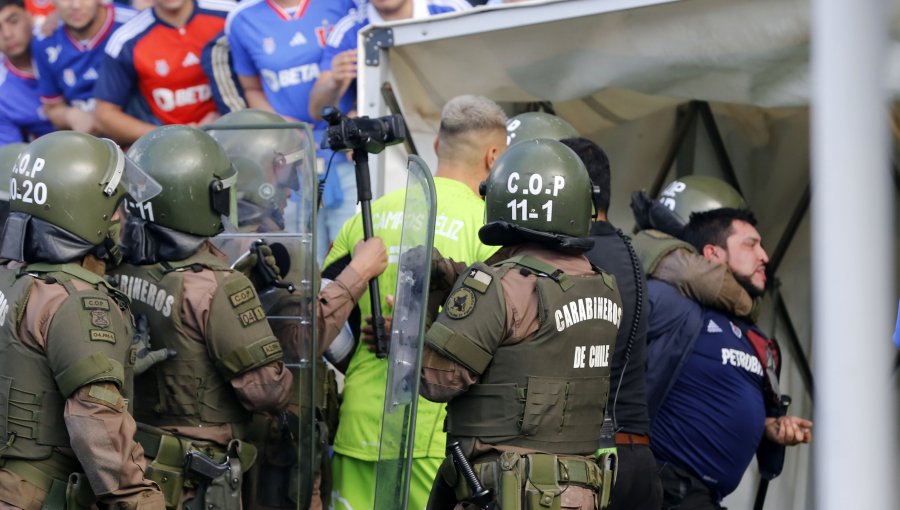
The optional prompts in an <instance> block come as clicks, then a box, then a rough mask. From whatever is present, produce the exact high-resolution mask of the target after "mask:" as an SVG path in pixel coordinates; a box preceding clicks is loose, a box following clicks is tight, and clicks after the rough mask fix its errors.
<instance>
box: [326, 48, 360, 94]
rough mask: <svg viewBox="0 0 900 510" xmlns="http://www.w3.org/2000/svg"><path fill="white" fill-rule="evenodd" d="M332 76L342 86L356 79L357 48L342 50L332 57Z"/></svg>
mask: <svg viewBox="0 0 900 510" xmlns="http://www.w3.org/2000/svg"><path fill="white" fill-rule="evenodd" d="M331 77H332V78H333V79H334V81H336V82H337V83H338V84H339V85H341V86H344V85H347V84H348V83H350V82H351V81H353V80H355V79H356V50H347V51H342V52H340V53H338V54H337V55H335V56H334V58H332V59H331Z"/></svg>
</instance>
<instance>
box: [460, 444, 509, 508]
mask: <svg viewBox="0 0 900 510" xmlns="http://www.w3.org/2000/svg"><path fill="white" fill-rule="evenodd" d="M447 449H448V450H450V456H451V457H453V463H454V464H455V465H456V468H457V469H458V470H460V471H461V472H462V475H463V478H465V479H466V483H468V484H469V490H471V491H472V496H471V497H470V498H469V503H471V504H473V505H475V506H477V507H478V508H481V509H482V510H499V509H500V507H499V506H498V505H497V502H496V501H494V493H493V491H491V490H490V489H485V488H484V486H483V485H481V482H480V481H478V477H477V476H475V471H473V470H472V465H471V464H469V460H468V459H466V456H465V455H463V452H462V448H460V446H459V441H453V442H452V443H450V444H449V445H447Z"/></svg>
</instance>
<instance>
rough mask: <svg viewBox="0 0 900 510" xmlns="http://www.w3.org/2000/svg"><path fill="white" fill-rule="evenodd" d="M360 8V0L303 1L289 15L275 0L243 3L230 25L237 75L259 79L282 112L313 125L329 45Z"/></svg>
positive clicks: (228, 23)
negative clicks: (338, 26) (314, 98)
mask: <svg viewBox="0 0 900 510" xmlns="http://www.w3.org/2000/svg"><path fill="white" fill-rule="evenodd" d="M355 6H356V3H355V2H354V0H301V1H300V4H299V6H298V7H297V8H296V9H291V10H286V9H284V8H283V7H281V6H279V5H278V4H276V3H275V2H273V1H272V0H245V1H243V2H241V3H240V4H239V5H238V7H237V8H236V9H235V10H234V11H232V12H231V14H230V15H229V16H228V20H227V21H226V24H225V33H226V35H227V36H228V43H229V46H230V48H231V55H232V58H233V64H234V70H235V72H236V73H237V74H238V75H240V76H258V77H259V79H260V82H261V83H262V87H263V91H264V93H265V95H266V99H268V101H269V104H270V105H272V108H273V109H274V110H275V111H276V112H278V113H280V114H282V115H288V116H291V117H294V118H296V119H299V120H301V121H306V122H312V118H311V117H310V115H309V93H310V91H312V87H313V85H314V84H315V82H316V78H318V76H319V62H320V61H321V59H322V52H323V51H324V48H325V43H326V39H327V37H328V34H329V32H330V31H331V30H332V29H333V28H334V24H335V23H336V22H337V21H338V20H339V19H341V18H342V17H344V16H346V15H347V13H349V12H350V11H351V9H353V8H354V7H355Z"/></svg>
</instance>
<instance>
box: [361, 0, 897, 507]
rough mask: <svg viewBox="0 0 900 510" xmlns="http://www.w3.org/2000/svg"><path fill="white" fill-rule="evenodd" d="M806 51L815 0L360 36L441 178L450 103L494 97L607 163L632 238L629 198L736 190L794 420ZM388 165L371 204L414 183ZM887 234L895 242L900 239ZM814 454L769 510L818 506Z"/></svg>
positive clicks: (366, 79)
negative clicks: (558, 127)
mask: <svg viewBox="0 0 900 510" xmlns="http://www.w3.org/2000/svg"><path fill="white" fill-rule="evenodd" d="M891 6H892V7H893V9H892V13H893V16H892V17H891V19H890V27H891V31H890V36H891V39H890V48H889V55H890V56H891V57H892V58H890V59H889V60H888V62H889V65H888V68H887V75H888V77H889V81H888V85H889V88H890V92H891V94H892V96H893V97H894V98H897V97H898V93H900V58H898V57H897V55H898V52H900V39H898V37H900V30H898V28H900V18H898V16H897V13H898V12H900V9H898V8H897V7H898V6H900V1H898V0H893V1H892V2H891ZM810 40H811V34H810V8H809V3H808V2H806V1H799V0H740V1H738V0H735V1H721V0H681V1H660V0H655V1H654V0H567V1H548V2H525V3H517V4H508V5H504V6H500V7H496V8H491V9H477V10H475V11H471V12H468V13H462V14H455V15H443V16H436V17H432V18H427V19H422V20H415V21H409V22H402V23H397V24H392V25H389V26H375V27H370V28H368V29H366V30H364V31H363V32H361V34H360V48H361V52H362V53H363V54H364V57H365V60H366V63H367V65H366V66H361V67H360V77H359V94H360V95H359V110H360V113H361V114H362V115H369V116H372V117H375V116H380V115H385V114H388V113H402V114H403V115H404V117H405V119H406V122H407V125H408V126H409V128H410V130H411V131H412V139H413V142H414V145H415V148H416V149H417V151H418V153H419V154H420V155H421V156H423V157H424V158H425V159H426V160H427V161H428V162H429V163H430V164H432V168H434V166H433V164H434V161H435V155H434V153H433V149H432V141H433V139H434V137H435V135H436V133H437V123H438V119H439V118H440V110H441V107H442V106H443V105H444V103H445V102H446V101H447V100H449V99H451V98H452V97H454V96H457V95H460V94H479V95H484V96H487V97H490V98H492V99H494V100H496V101H498V102H501V103H502V104H504V106H508V107H509V111H510V113H515V112H518V111H522V110H523V109H524V108H527V107H531V106H534V105H533V104H532V105H528V103H538V102H540V103H543V104H544V105H545V106H547V105H549V106H551V107H552V109H553V110H555V112H556V113H557V114H558V115H560V116H561V117H563V118H565V119H567V120H568V121H570V122H571V123H572V124H573V125H574V126H575V127H576V128H577V129H578V130H579V131H580V132H581V133H582V134H583V135H584V136H587V137H589V138H591V139H593V140H594V141H596V142H597V143H599V144H600V145H601V146H602V147H603V148H604V149H605V150H606V152H607V153H608V155H609V157H610V161H611V164H612V169H613V191H612V209H611V211H610V219H611V221H612V222H613V223H614V224H616V225H618V226H619V227H621V228H623V229H626V230H627V229H630V228H631V227H632V225H633V220H632V218H631V212H630V209H629V207H628V202H629V197H630V194H631V192H632V191H634V190H637V189H641V188H644V189H653V188H656V189H658V187H659V186H660V185H661V184H663V183H664V182H666V181H668V180H670V179H672V178H674V177H675V176H676V175H683V174H691V173H698V174H706V175H715V176H719V177H723V178H725V179H726V180H730V181H732V182H734V183H735V184H736V185H737V186H738V187H739V189H740V190H741V191H742V192H743V194H744V196H745V197H746V198H747V200H748V203H749V204H750V207H751V208H752V209H753V210H754V211H755V212H756V215H757V217H758V219H759V221H760V231H761V233H762V235H763V238H764V241H765V243H766V245H767V249H768V250H769V253H770V255H776V257H775V258H777V260H773V263H776V264H777V266H778V267H777V272H776V277H777V280H778V281H779V282H780V286H779V287H778V289H779V293H772V294H769V295H767V296H768V297H767V298H766V299H765V300H764V302H763V305H762V315H761V318H760V321H759V323H760V325H761V326H762V327H763V328H764V329H766V330H768V331H771V332H773V333H774V334H775V336H776V337H778V338H779V339H780V341H781V344H782V348H783V350H784V356H785V368H784V372H783V374H782V386H783V390H784V391H786V392H787V393H790V394H791V395H792V396H793V397H794V405H793V406H792V408H791V414H797V415H801V416H811V415H812V411H813V408H812V399H811V397H810V395H811V392H812V388H810V387H809V384H808V379H809V378H808V374H807V373H805V372H806V369H805V368H804V366H803V365H804V363H806V361H807V360H811V358H812V352H813V348H814V344H813V342H812V331H811V323H812V319H811V316H812V313H811V290H810V289H811V282H810V279H811V276H810V268H809V263H810V245H811V241H810V227H809V214H808V204H809V196H810V191H809V190H810V188H809V181H810V172H809V167H810V156H809V154H810V146H809V145H810V135H809V132H810V124H809V103H810V95H811V87H810ZM362 60H363V58H362V56H361V61H362ZM389 152H391V151H389ZM394 156H396V151H395V154H394V155H393V156H389V157H387V158H380V161H378V164H377V165H376V164H373V165H372V168H373V170H374V173H375V175H374V177H373V185H375V188H376V189H375V191H376V195H377V194H380V193H383V192H384V191H387V190H389V189H393V188H395V187H397V186H399V185H400V184H402V183H403V182H404V178H403V167H404V165H403V164H402V163H401V164H396V162H394V160H392V157H394ZM386 161H387V162H388V163H385V162H386ZM849 173H851V170H850V169H848V174H849ZM898 182H900V178H898V180H896V181H895V183H898ZM896 197H897V193H896V191H895V201H896ZM838 207H839V206H838ZM878 235H887V236H891V238H893V239H894V241H895V242H896V241H897V239H898V235H897V232H895V231H891V232H881V233H879V234H878ZM773 252H774V253H773ZM885 341H886V340H885ZM811 454H812V450H811V449H810V448H809V447H806V446H801V447H798V448H793V449H790V450H789V453H788V457H787V462H786V465H785V469H784V473H783V474H782V476H781V477H780V478H778V479H777V480H776V481H774V482H773V483H772V485H771V487H770V489H769V494H768V499H767V504H766V508H783V509H793V508H813V507H814V504H813V501H812V495H811V494H812V493H811V491H812V483H811V473H812V471H813V469H812V466H813V462H812V459H811V457H812V455H811ZM756 484H757V475H756V469H755V466H751V468H750V469H749V470H748V473H747V475H745V477H744V483H743V484H742V485H741V487H740V488H739V489H738V491H737V492H736V493H735V494H733V495H732V496H731V497H729V498H728V499H727V500H726V502H725V504H726V505H727V506H728V507H730V508H732V509H743V508H752V503H753V499H754V495H755V492H756Z"/></svg>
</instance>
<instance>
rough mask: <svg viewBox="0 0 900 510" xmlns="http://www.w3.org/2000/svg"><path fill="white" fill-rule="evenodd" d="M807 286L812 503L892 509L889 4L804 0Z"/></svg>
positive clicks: (892, 235) (894, 475)
mask: <svg viewBox="0 0 900 510" xmlns="http://www.w3.org/2000/svg"><path fill="white" fill-rule="evenodd" d="M811 8H812V17H811V20H812V27H811V28H812V49H811V51H812V55H811V62H812V72H811V82H812V112H811V114H812V164H813V173H812V186H813V192H812V236H813V241H812V262H813V273H812V277H813V278H812V284H813V296H814V297H813V318H814V323H813V326H814V327H813V336H814V338H815V340H814V341H815V342H816V347H815V350H814V352H815V357H814V362H815V368H816V371H817V374H818V375H817V382H818V386H819V388H818V390H819V391H818V394H819V395H820V396H822V395H824V396H825V397H824V398H819V399H818V400H817V401H816V414H815V439H814V448H815V449H816V450H815V456H814V457H815V459H816V480H815V487H816V490H815V496H816V499H817V501H816V502H814V504H813V505H811V506H810V508H819V509H823V510H830V509H841V510H845V509H847V508H860V509H862V508H896V505H897V497H898V490H897V485H898V484H897V459H896V452H897V435H896V426H895V423H894V420H895V418H896V414H895V413H894V405H895V403H894V395H893V393H894V391H893V381H892V379H891V377H890V374H891V363H892V361H893V358H894V353H893V350H894V347H893V346H892V342H891V341H890V338H891V333H892V329H893V324H894V318H895V316H894V314H895V313H896V310H897V308H896V307H897V301H896V297H895V294H894V263H895V259H894V244H893V243H894V238H895V236H896V233H895V230H894V226H893V204H892V199H893V192H894V190H893V186H892V183H891V176H890V172H888V171H887V170H888V169H889V165H890V163H889V160H888V153H889V151H888V135H889V125H888V115H887V114H888V101H887V91H886V89H885V84H886V83H887V75H886V72H885V70H886V69H887V67H888V65H887V63H888V60H887V35H888V20H889V19H890V13H889V10H888V5H887V2H886V1H884V0H872V1H868V2H844V1H833V0H814V1H813V2H812V5H811Z"/></svg>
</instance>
